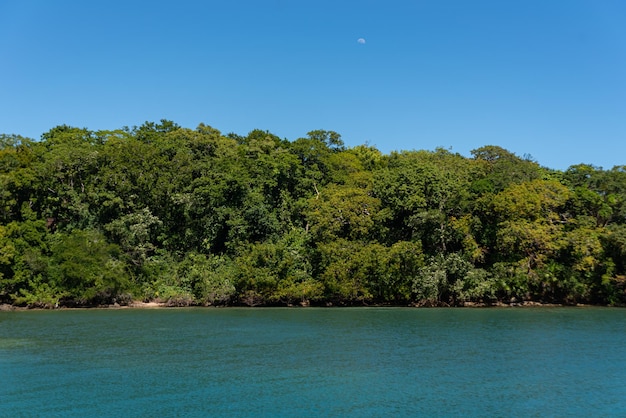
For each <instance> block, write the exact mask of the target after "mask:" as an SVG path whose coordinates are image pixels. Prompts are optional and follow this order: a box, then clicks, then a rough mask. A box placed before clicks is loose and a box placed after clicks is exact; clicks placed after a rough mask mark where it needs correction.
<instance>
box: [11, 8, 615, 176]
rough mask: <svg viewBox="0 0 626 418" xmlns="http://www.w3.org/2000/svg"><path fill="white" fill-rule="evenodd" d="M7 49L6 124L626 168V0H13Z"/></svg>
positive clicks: (23, 128)
mask: <svg viewBox="0 0 626 418" xmlns="http://www.w3.org/2000/svg"><path fill="white" fill-rule="evenodd" d="M359 39H363V40H364V42H363V41H361V42H359V41H358V40H359ZM0 59H1V61H0V132H2V133H7V134H11V133H15V134H20V135H23V136H27V137H31V138H39V137H40V135H41V134H42V133H43V132H45V131H47V130H49V129H50V128H52V127H54V126H56V125H59V124H68V125H72V126H78V127H87V128H90V129H93V130H98V129H116V128H120V127H122V126H134V125H141V124H142V123H143V122H145V121H159V120H160V119H162V118H165V119H170V120H173V121H175V122H177V123H178V124H180V125H182V126H184V127H189V128H195V127H196V126H197V125H198V124H199V123H200V122H204V123H206V124H209V125H211V126H213V127H215V128H217V129H219V130H221V131H222V132H223V133H228V132H235V133H238V134H241V135H245V134H247V133H248V132H249V131H250V130H252V129H256V128H258V129H263V130H269V131H270V132H272V133H274V134H276V135H278V136H280V137H282V138H288V139H290V140H294V139H296V138H298V137H303V136H305V135H306V133H307V132H308V131H311V130H314V129H326V130H334V131H337V132H339V133H340V134H341V135H342V136H343V139H344V141H345V142H346V144H347V145H348V146H354V145H359V144H363V143H369V144H370V145H374V146H376V147H377V148H378V149H380V150H381V151H383V152H385V153H388V152H390V151H391V150H410V149H427V150H434V149H435V148H436V147H444V148H450V149H451V150H452V151H453V152H459V153H461V154H463V155H466V156H469V155H470V154H469V151H470V150H472V149H475V148H478V147H480V146H483V145H499V146H502V147H504V148H506V149H508V150H510V151H513V152H515V153H516V154H518V155H520V156H522V155H524V154H530V155H532V156H533V157H534V158H535V159H536V160H537V161H538V162H539V163H540V164H542V165H544V166H548V167H551V168H557V169H565V168H567V167H568V166H570V165H573V164H578V163H581V162H585V163H590V164H595V165H598V166H602V167H604V168H606V169H608V168H611V167H612V166H614V165H623V164H626V152H625V151H626V1H623V0H524V1H521V0H519V1H513V0H512V1H502V0H472V1H468V0H428V1H426V0H424V1H420V0H403V1H396V0H379V1H368V0H359V1H352V0H351V1H341V0H315V1H313V0H307V1H297V0H258V1H253V0H220V1H217V0H207V1H187V0H177V1H168V2H166V1H158V0H154V1H132V0H125V1H118V0H109V1H102V0H101V1H96V0H94V1H84V0H81V1H78V0H55V1H50V0H4V1H2V2H0Z"/></svg>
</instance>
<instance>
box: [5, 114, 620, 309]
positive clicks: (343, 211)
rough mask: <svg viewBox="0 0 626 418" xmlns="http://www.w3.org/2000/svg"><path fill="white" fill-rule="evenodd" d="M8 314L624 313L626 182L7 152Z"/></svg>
mask: <svg viewBox="0 0 626 418" xmlns="http://www.w3.org/2000/svg"><path fill="white" fill-rule="evenodd" d="M0 203H1V204H0V303H10V304H15V305H23V306H31V307H55V306H94V305H101V304H112V303H119V304H124V303H128V301H130V300H133V299H140V300H161V301H164V302H167V303H169V304H172V305H192V304H198V305H255V306H256V305H310V304H313V305H329V304H333V305H355V304H357V305H362V304H401V305H408V304H413V305H428V306H459V305H464V304H468V303H484V304H493V303H497V302H505V303H510V302H516V303H517V302H524V301H530V302H548V303H565V304H576V303H590V304H611V305H622V304H626V262H625V261H624V260H626V169H625V166H618V167H614V168H611V169H608V170H604V169H602V168H599V167H595V166H592V165H583V164H580V165H574V166H571V167H570V168H569V169H567V170H565V171H557V170H552V169H549V168H546V167H542V166H540V165H539V164H538V163H537V162H535V161H533V160H531V159H530V158H520V157H518V156H516V155H515V154H514V153H512V152H509V151H507V150H505V149H503V148H501V147H498V146H495V145H487V146H484V147H482V148H478V149H476V150H474V151H472V156H471V157H464V156H462V155H459V154H456V153H452V152H450V151H448V150H444V149H436V150H433V151H427V150H420V151H402V152H393V153H391V154H389V155H384V154H382V153H381V152H380V151H378V150H377V149H376V148H374V147H371V146H368V145H359V146H356V147H346V146H345V144H344V143H343V141H342V140H341V135H339V134H338V133H336V132H333V131H325V130H314V131H311V132H309V133H308V135H307V136H306V137H304V138H298V139H295V140H292V141H289V140H286V139H281V138H279V137H277V136H276V135H273V134H272V133H270V132H267V131H262V130H254V131H252V132H250V133H248V134H247V135H246V136H241V135H238V134H227V135H224V134H222V133H221V132H220V131H219V130H217V129H215V128H213V127H211V126H208V125H205V124H200V125H199V126H198V127H197V128H196V129H188V128H184V127H181V126H179V125H177V124H176V123H174V122H172V121H168V120H161V121H159V122H158V123H154V122H146V123H144V124H143V125H141V126H139V127H133V128H122V129H116V130H110V131H91V130H89V129H84V128H75V127H70V126H66V125H62V126H57V127H54V128H52V129H50V131H48V132H46V133H44V134H43V135H42V136H41V138H40V139H39V140H33V139H29V138H24V137H21V136H19V135H0Z"/></svg>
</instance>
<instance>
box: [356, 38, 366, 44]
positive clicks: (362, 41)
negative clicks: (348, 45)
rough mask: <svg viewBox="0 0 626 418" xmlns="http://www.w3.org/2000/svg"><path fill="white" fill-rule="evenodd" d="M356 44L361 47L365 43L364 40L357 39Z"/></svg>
mask: <svg viewBox="0 0 626 418" xmlns="http://www.w3.org/2000/svg"><path fill="white" fill-rule="evenodd" d="M356 41H357V42H358V43H360V44H361V45H363V44H364V43H365V39H364V38H359V39H357V40H356Z"/></svg>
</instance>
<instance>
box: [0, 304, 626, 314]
mask: <svg viewBox="0 0 626 418" xmlns="http://www.w3.org/2000/svg"><path fill="white" fill-rule="evenodd" d="M309 307H313V308H357V309H358V308H415V309H419V308H423V309H432V308H448V309H490V308H589V307H597V308H623V307H622V306H611V305H590V304H583V303H579V304H575V305H565V304H558V303H541V302H532V301H528V302H516V303H504V302H496V303H492V304H486V303H476V302H466V303H464V304H463V305H458V306H450V305H441V306H437V305H435V306H432V305H417V304H410V305H345V306H344V305H332V304H330V305H319V306H317V305H316V306H302V305H284V306H270V305H266V306H248V305H188V306H180V305H172V304H168V303H167V302H157V301H150V302H142V301H132V302H130V303H128V304H126V305H120V304H117V303H115V304H111V305H97V306H58V307H28V306H14V305H10V304H6V303H4V304H0V312H15V311H63V310H118V309H138V310H139V309H176V308H212V309H228V308H261V309H263V308H285V309H292V308H300V309H306V308H309Z"/></svg>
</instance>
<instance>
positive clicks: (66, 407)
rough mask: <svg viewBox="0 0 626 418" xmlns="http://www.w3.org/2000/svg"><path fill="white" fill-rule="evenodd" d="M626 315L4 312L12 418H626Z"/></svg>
mask: <svg viewBox="0 0 626 418" xmlns="http://www.w3.org/2000/svg"><path fill="white" fill-rule="evenodd" d="M625 349H626V310H624V309H608V308H532V309H517V308H503V309H409V308H407V309H404V308H354V309H346V308H343V309H341V308H337V309H335V308H330V309H329V308H320V309H316V308H306V309H295V308H294V309H273V308H261V309H250V308H242V309H238V308H228V309H203V308H195V309H159V310H125V309H121V310H61V311H22V312H0V416H129V415H134V416H392V415H393V416H626V351H625Z"/></svg>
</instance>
